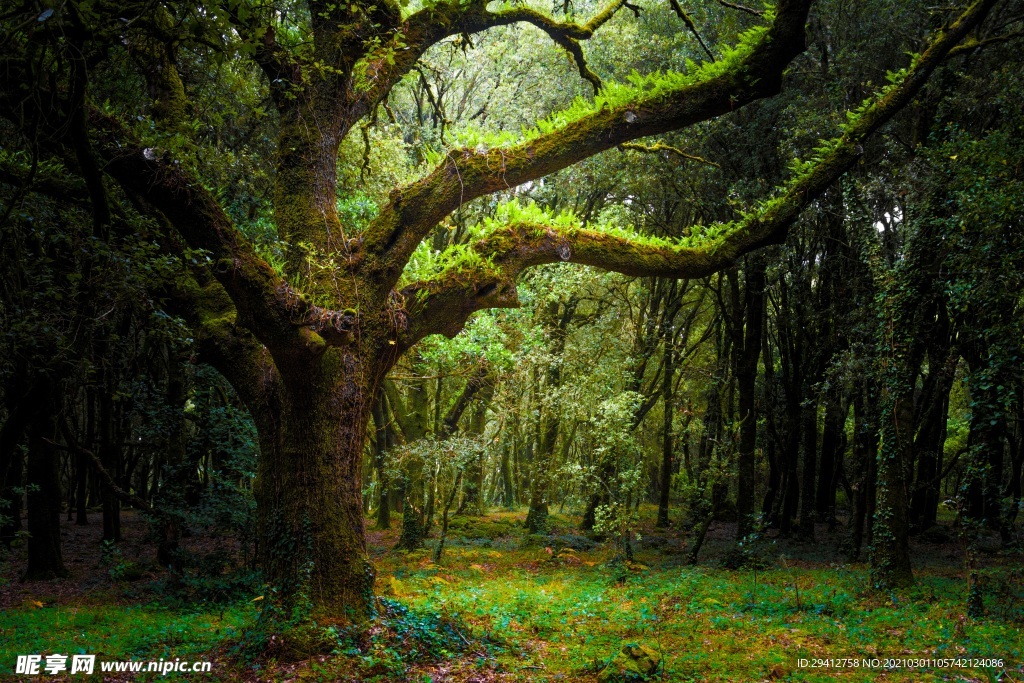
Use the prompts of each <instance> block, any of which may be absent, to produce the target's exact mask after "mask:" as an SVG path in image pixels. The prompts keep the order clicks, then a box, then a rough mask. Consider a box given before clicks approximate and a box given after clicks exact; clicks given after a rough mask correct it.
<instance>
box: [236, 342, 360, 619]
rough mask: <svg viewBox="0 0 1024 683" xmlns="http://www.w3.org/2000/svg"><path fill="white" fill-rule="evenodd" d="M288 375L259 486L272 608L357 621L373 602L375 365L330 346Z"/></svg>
mask: <svg viewBox="0 0 1024 683" xmlns="http://www.w3.org/2000/svg"><path fill="white" fill-rule="evenodd" d="M282 377H283V395H282V396H281V406H280V414H279V420H280V422H279V427H278V429H277V430H272V431H271V433H269V434H263V433H262V432H261V435H260V436H261V443H260V446H261V450H262V452H261V457H260V463H259V470H258V474H257V478H256V483H255V486H254V489H253V492H254V494H255V497H256V504H257V518H258V534H259V552H260V560H261V565H262V567H263V569H264V571H265V572H266V574H267V579H268V581H269V583H270V585H271V586H273V587H274V590H275V591H276V593H275V594H274V595H272V596H268V598H269V600H270V602H269V604H268V606H267V609H268V610H272V609H274V608H277V609H280V610H282V611H281V612H280V614H279V615H276V616H286V617H288V616H293V615H294V614H295V610H299V611H300V613H301V612H302V611H305V612H307V614H305V615H303V616H308V617H311V618H313V619H314V620H316V621H317V622H318V623H321V624H322V623H325V620H326V623H330V622H333V621H339V620H341V621H353V622H359V621H362V620H363V619H365V618H366V617H367V616H369V615H370V614H372V613H373V605H374V603H373V582H374V571H373V568H372V567H371V565H370V563H369V561H368V559H367V555H366V542H365V535H364V528H363V514H362V510H363V505H362V502H363V500H362V491H361V489H360V482H361V476H360V475H361V467H362V455H363V443H364V440H365V438H366V426H367V420H368V418H369V416H370V406H371V402H372V400H373V394H374V392H375V390H376V387H375V386H374V381H373V380H372V379H371V378H372V377H373V372H372V371H371V369H370V368H369V367H367V363H366V361H365V360H364V359H362V358H360V357H359V356H358V355H357V354H356V353H355V352H354V351H352V350H349V349H336V348H332V349H328V350H327V351H326V352H324V354H323V355H322V356H321V357H320V358H319V359H318V360H317V361H315V362H314V363H313V364H311V367H308V368H303V369H301V370H300V371H296V370H292V371H291V372H283V373H282ZM272 616H275V615H272Z"/></svg>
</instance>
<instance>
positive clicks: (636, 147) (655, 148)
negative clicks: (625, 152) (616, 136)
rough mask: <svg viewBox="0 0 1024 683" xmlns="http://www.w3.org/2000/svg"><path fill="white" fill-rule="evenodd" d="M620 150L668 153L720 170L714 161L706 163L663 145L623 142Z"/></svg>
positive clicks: (694, 155)
mask: <svg viewBox="0 0 1024 683" xmlns="http://www.w3.org/2000/svg"><path fill="white" fill-rule="evenodd" d="M619 148H620V149H629V150H633V151H636V152H644V153H645V154H661V153H662V152H668V153H669V154H675V155H676V156H679V157H682V158H683V159H689V160H690V161H697V162H700V163H702V164H707V165H708V166H714V167H715V168H721V166H719V165H718V164H716V163H715V162H714V161H708V160H707V159H705V158H704V157H699V156H697V155H696V154H688V153H686V152H684V151H683V150H681V149H679V148H678V147H673V146H671V145H666V144H663V143H660V142H658V143H655V144H653V145H641V144H639V143H636V142H624V143H622V144H621V145H619Z"/></svg>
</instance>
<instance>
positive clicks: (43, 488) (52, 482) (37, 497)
mask: <svg viewBox="0 0 1024 683" xmlns="http://www.w3.org/2000/svg"><path fill="white" fill-rule="evenodd" d="M47 403H48V404H49V405H47V406H46V407H45V408H43V409H42V410H41V411H40V413H39V415H38V416H37V417H36V418H35V419H34V420H33V422H32V424H31V426H30V427H29V435H28V476H27V483H28V485H29V492H28V532H29V537H28V567H27V569H26V570H25V575H24V577H23V579H22V580H24V581H46V580H49V579H56V578H63V577H66V576H68V570H67V569H66V568H65V567H64V559H63V556H62V555H61V547H60V504H61V497H60V496H61V494H60V475H59V472H58V466H59V462H60V456H59V454H58V453H57V449H56V447H55V446H54V445H53V439H54V438H55V437H56V406H55V405H54V404H55V402H54V401H52V400H51V401H47Z"/></svg>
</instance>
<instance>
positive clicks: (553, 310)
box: [526, 301, 576, 534]
mask: <svg viewBox="0 0 1024 683" xmlns="http://www.w3.org/2000/svg"><path fill="white" fill-rule="evenodd" d="M559 307H560V305H559V304H558V303H557V302H555V303H552V304H549V306H548V310H547V317H548V330H549V334H550V335H551V348H550V350H549V352H550V354H551V358H552V360H551V362H550V363H549V365H548V369H547V373H546V375H545V379H544V390H545V392H547V400H546V401H545V402H544V403H545V404H544V407H543V409H542V410H541V422H540V438H539V440H538V443H537V452H536V453H535V454H534V457H533V480H532V481H531V486H530V510H529V512H528V513H527V515H526V528H527V530H528V531H529V532H530V533H531V534H536V533H541V532H543V531H544V530H545V529H547V523H548V502H549V501H548V493H549V491H548V489H549V487H550V483H551V468H552V466H553V465H554V463H553V457H554V454H555V442H556V441H557V440H558V427H559V425H560V423H561V415H560V412H559V411H560V408H559V401H558V390H559V388H560V387H561V385H562V367H561V363H562V352H563V351H564V350H565V338H566V335H567V333H568V329H569V323H570V322H571V321H572V317H573V315H574V314H575V312H576V303H575V302H574V301H570V302H568V303H566V304H564V305H562V306H561V312H559ZM552 323H553V324H552Z"/></svg>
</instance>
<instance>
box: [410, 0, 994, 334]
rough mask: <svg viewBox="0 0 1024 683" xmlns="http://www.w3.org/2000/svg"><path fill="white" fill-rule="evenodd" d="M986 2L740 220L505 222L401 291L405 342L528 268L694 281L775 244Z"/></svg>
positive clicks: (461, 313) (439, 329) (442, 327)
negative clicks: (672, 235) (406, 305)
mask: <svg viewBox="0 0 1024 683" xmlns="http://www.w3.org/2000/svg"><path fill="white" fill-rule="evenodd" d="M994 4H995V0H978V1H977V2H975V3H974V4H973V5H971V6H970V7H969V8H968V9H967V10H966V11H965V12H964V13H963V14H962V15H961V16H960V17H959V18H958V19H957V20H956V21H955V22H954V23H953V24H952V25H951V26H950V27H949V28H948V29H947V30H946V31H944V32H942V33H940V34H939V35H938V36H937V37H936V38H935V39H934V40H933V41H932V42H931V44H930V45H929V46H928V48H927V49H926V50H925V51H924V52H923V53H922V54H921V56H920V57H919V58H918V59H917V60H916V61H915V62H914V63H913V65H912V66H911V67H910V69H909V70H908V71H907V72H906V74H905V76H904V77H903V78H902V79H901V80H900V81H898V82H897V83H895V84H893V85H891V86H889V87H887V88H885V89H884V90H883V91H882V92H881V93H880V94H879V95H878V97H877V98H876V99H875V100H874V102H873V103H872V104H871V105H870V106H868V107H867V108H866V109H865V110H864V111H863V112H862V113H860V115H859V116H857V117H856V118H854V119H853V120H852V121H851V122H850V123H849V124H848V125H847V127H846V130H845V132H844V133H843V135H842V136H840V137H839V138H837V139H835V140H833V141H831V143H830V144H828V145H827V146H826V149H828V150H829V151H828V152H826V153H825V154H823V156H822V157H821V158H819V159H817V160H816V161H815V163H814V164H813V165H812V167H811V168H810V169H809V170H807V171H805V172H803V173H801V174H800V175H798V176H797V177H795V178H793V179H792V180H791V181H790V182H789V184H788V185H787V186H786V188H785V190H784V191H783V192H782V193H781V194H780V195H779V196H778V197H776V198H774V199H772V200H770V201H768V202H765V203H764V204H762V205H761V207H760V208H758V209H756V210H754V211H751V212H750V213H748V214H747V215H746V216H744V217H743V218H742V219H740V220H738V221H736V222H734V223H731V224H727V225H724V226H717V227H716V229H713V230H702V229H700V228H698V229H695V230H693V231H691V232H692V234H694V235H699V234H701V233H713V234H709V235H707V236H706V237H702V238H699V237H698V238H690V239H689V240H686V241H683V240H679V241H675V242H671V241H667V240H658V241H651V240H644V239H641V238H630V237H624V236H621V235H618V234H609V233H607V232H601V231H598V230H589V229H584V228H581V227H573V226H569V227H565V226H558V225H554V224H550V225H546V224H541V223H525V222H519V223H513V224H510V225H506V226H504V227H501V228H499V229H497V230H495V231H494V232H492V233H491V234H490V235H488V236H487V237H485V238H483V239H481V240H479V241H477V242H476V243H474V244H473V245H472V248H473V249H474V250H475V251H476V252H477V253H478V254H479V255H480V256H481V257H482V258H480V259H478V260H476V261H475V262H476V263H478V264H479V265H477V266H476V267H475V268H474V269H462V270H458V271H457V272H453V273H450V274H442V275H441V276H439V277H438V278H436V279H434V280H429V281H425V282H418V283H414V284H412V285H410V286H408V287H406V288H405V289H404V290H403V294H404V295H405V297H406V300H407V301H410V302H413V303H412V304H411V305H410V317H409V326H408V331H407V333H406V338H404V339H403V340H402V344H403V346H406V347H408V346H411V345H412V344H414V343H415V342H416V341H418V340H419V339H421V338H423V337H425V336H427V335H430V334H444V335H447V336H452V335H454V334H456V333H457V332H458V331H459V330H460V329H461V327H462V325H464V324H465V320H466V319H467V318H468V316H469V315H470V314H471V313H472V312H474V311H477V310H481V309H484V308H494V307H508V306H516V305H518V300H517V299H516V295H515V292H516V290H515V282H516V279H517V278H518V276H519V274H520V273H521V272H522V271H523V270H525V269H526V268H529V267H533V266H538V265H541V264H545V263H558V262H568V263H578V264H583V265H589V266H595V267H598V268H603V269H606V270H610V271H614V272H617V273H622V274H624V275H633V276H658V277H670V278H700V277H705V276H707V275H710V274H712V273H714V272H717V271H719V270H721V269H722V268H724V267H726V266H729V265H731V264H732V263H734V262H735V261H736V259H738V258H739V257H740V256H742V255H743V254H746V253H748V252H751V251H753V250H755V249H757V248H759V247H762V246H766V245H768V244H772V243H780V242H782V241H783V240H784V239H785V237H786V232H787V229H788V228H789V226H791V225H792V224H793V223H794V222H795V221H796V219H797V217H798V216H799V215H800V212H801V211H802V210H803V209H804V208H805V207H806V206H807V205H808V204H810V203H811V202H812V201H814V200H815V199H816V198H818V197H819V196H821V195H822V193H824V192H825V190H826V189H828V188H829V187H830V186H831V185H832V184H833V183H834V182H835V181H836V180H838V179H839V177H840V176H842V175H843V174H844V173H845V172H846V171H847V170H849V169H850V168H852V167H853V166H854V164H856V163H857V161H858V160H859V159H860V158H861V156H862V155H863V154H864V143H865V142H866V141H867V139H868V138H869V137H870V136H871V135H873V134H874V133H875V132H877V131H878V130H879V129H880V128H881V127H882V126H883V125H885V123H886V122H888V121H889V120H890V119H891V118H892V117H893V116H895V115H896V114H897V113H898V112H899V111H900V110H901V109H902V108H903V107H904V106H906V105H907V104H908V103H909V102H910V101H911V100H912V98H913V97H914V96H915V95H916V94H917V93H918V92H919V91H920V90H921V88H922V87H923V86H924V84H925V83H926V82H927V80H928V78H929V76H931V74H932V73H933V72H934V71H935V69H936V68H937V67H938V66H939V65H940V64H941V63H942V62H943V60H944V59H945V58H946V57H947V56H948V55H949V53H950V52H951V51H952V49H953V48H954V47H955V46H956V45H957V44H958V43H959V42H960V41H961V40H963V39H964V38H965V37H966V36H967V34H968V33H969V32H970V31H971V30H973V29H974V28H975V27H976V26H977V25H978V24H979V23H980V22H981V21H982V19H984V17H985V15H986V14H987V13H988V11H989V10H990V9H991V7H992V5H994Z"/></svg>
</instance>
